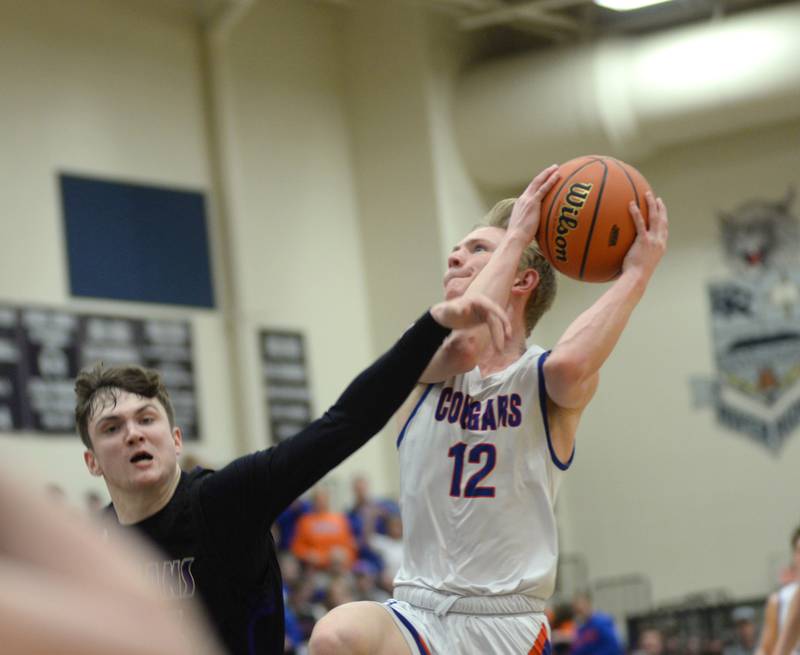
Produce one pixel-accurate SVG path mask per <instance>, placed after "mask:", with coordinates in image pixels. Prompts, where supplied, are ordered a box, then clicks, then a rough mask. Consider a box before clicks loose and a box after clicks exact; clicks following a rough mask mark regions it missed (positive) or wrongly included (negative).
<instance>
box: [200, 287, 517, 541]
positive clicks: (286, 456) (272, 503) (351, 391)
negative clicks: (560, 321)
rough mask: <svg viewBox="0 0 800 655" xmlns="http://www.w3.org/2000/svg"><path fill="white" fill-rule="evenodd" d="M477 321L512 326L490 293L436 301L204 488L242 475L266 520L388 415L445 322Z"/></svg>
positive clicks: (499, 338) (453, 325)
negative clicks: (280, 435)
mask: <svg viewBox="0 0 800 655" xmlns="http://www.w3.org/2000/svg"><path fill="white" fill-rule="evenodd" d="M479 323H486V324H487V325H488V326H489V329H490V332H491V334H492V337H493V339H495V340H496V342H497V343H498V345H499V346H501V347H502V346H503V344H504V340H505V339H506V338H507V335H508V334H510V329H511V328H510V325H509V323H508V318H507V317H506V315H505V312H504V311H503V310H502V309H501V308H500V307H498V306H497V305H496V304H495V303H493V302H492V301H491V300H488V299H487V298H485V297H483V296H473V297H469V298H467V297H464V298H457V299H455V300H450V301H446V302H442V303H439V304H437V305H434V306H433V307H432V308H431V310H430V311H429V312H426V313H425V314H424V315H423V316H422V317H421V318H420V319H419V320H417V321H416V323H414V325H412V326H411V327H410V328H409V329H408V330H406V332H405V334H404V335H403V336H402V337H401V338H400V340H399V341H398V342H397V343H396V344H395V345H394V346H392V348H391V349H389V350H388V351H387V352H386V353H385V354H384V355H383V356H382V357H380V358H379V359H378V360H377V361H376V362H375V363H373V364H372V365H371V366H370V367H368V368H367V369H366V370H364V371H362V372H361V374H360V375H358V376H357V377H356V378H355V379H354V380H353V381H352V382H351V383H350V385H349V386H348V387H347V389H346V390H345V391H344V393H343V394H342V395H341V396H340V397H339V399H338V400H337V401H336V403H335V404H334V405H333V406H332V407H331V408H330V409H329V410H328V411H327V412H325V414H324V415H323V416H322V417H321V418H319V419H317V420H316V421H314V422H313V423H311V424H309V425H308V426H306V427H305V428H304V429H303V430H301V431H300V432H299V433H298V434H296V435H295V436H293V437H291V438H289V439H286V440H285V441H282V442H281V443H280V444H278V445H277V446H275V447H274V448H270V449H269V450H266V451H261V452H259V453H256V454H255V455H253V456H248V457H244V458H240V459H239V460H235V461H234V462H232V463H231V464H230V465H229V466H227V467H225V468H224V469H222V470H220V471H219V472H218V473H217V474H216V475H215V476H214V479H213V480H209V482H208V483H206V488H208V489H209V490H212V489H213V488H215V487H216V486H217V485H219V486H222V487H226V486H228V485H229V484H232V485H238V484H239V483H240V482H242V481H244V484H246V485H248V489H246V490H245V491H244V492H243V493H245V494H246V496H247V497H250V498H257V499H259V500H260V502H262V503H263V502H266V506H264V505H263V504H262V505H260V506H261V507H262V508H263V510H264V513H263V514H262V516H263V517H264V520H265V521H267V524H269V523H271V522H272V521H273V520H274V519H275V517H276V516H277V515H278V514H279V513H280V512H281V511H283V509H284V508H285V507H286V506H287V505H288V504H289V503H290V502H291V501H292V500H294V499H295V498H297V497H298V496H299V495H300V494H302V493H303V492H304V491H306V489H308V488H310V487H311V486H312V485H313V484H314V483H316V482H317V481H319V480H320V479H321V478H322V477H323V476H324V475H325V474H327V473H328V472H329V471H330V470H331V469H333V468H334V467H336V466H338V465H339V464H340V463H341V462H342V461H343V460H344V459H345V458H347V457H348V456H350V455H351V454H352V453H354V452H355V451H356V450H358V449H359V448H360V447H361V446H362V445H364V444H365V443H366V442H367V441H368V440H369V439H370V438H371V437H372V436H373V435H375V434H376V433H377V432H378V431H379V430H380V429H381V428H382V427H383V426H384V425H385V424H386V423H387V422H388V421H389V419H390V418H391V417H392V415H393V414H394V413H395V412H396V411H397V409H398V408H399V407H400V405H401V404H402V403H403V401H404V400H405V399H406V397H407V396H408V394H409V393H410V392H411V390H412V389H413V388H414V385H415V384H416V382H417V380H418V379H419V376H420V374H421V373H422V371H423V369H424V368H425V366H426V365H427V363H428V362H429V361H430V359H431V357H432V356H433V354H434V353H435V352H436V350H437V348H438V347H439V346H440V345H441V343H442V341H443V340H444V338H445V337H446V336H447V335H448V334H449V332H450V330H452V329H462V328H469V327H472V326H474V325H477V324H479ZM209 485H211V486H209ZM211 495H213V493H211ZM258 527H259V529H261V526H258Z"/></svg>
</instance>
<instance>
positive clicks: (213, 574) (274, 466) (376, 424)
mask: <svg viewBox="0 0 800 655" xmlns="http://www.w3.org/2000/svg"><path fill="white" fill-rule="evenodd" d="M448 333H449V330H448V329H446V328H443V327H441V326H440V325H439V324H437V323H436V322H435V321H434V320H433V318H432V317H431V315H430V313H426V314H424V315H423V316H422V317H421V318H420V319H419V320H418V321H417V322H416V323H415V324H414V325H413V326H412V327H411V328H409V329H408V330H407V331H406V333H405V334H404V335H403V336H402V337H401V338H400V340H399V341H398V342H397V343H396V344H395V345H394V346H393V347H392V348H391V349H390V350H389V351H388V352H386V353H385V354H384V355H383V356H382V357H381V358H380V359H378V360H377V361H376V362H375V363H374V364H372V365H371V366H370V367H369V368H367V369H366V370H365V371H363V372H362V373H361V374H360V375H359V376H358V377H356V379H355V380H353V382H351V383H350V385H349V386H348V387H347V389H346V390H345V392H344V393H343V394H342V395H341V397H340V398H339V399H338V400H337V401H336V403H335V404H334V405H333V406H332V407H331V408H330V409H329V410H328V411H327V412H325V414H324V415H323V416H322V417H321V418H319V419H317V420H316V421H314V422H313V423H311V424H310V425H308V426H307V427H306V428H305V429H303V430H302V431H301V432H299V433H298V434H297V435H295V436H293V437H291V438H289V439H287V440H285V441H282V442H281V443H280V444H278V445H276V446H274V447H272V448H269V449H267V450H263V451H259V452H256V453H253V454H251V455H246V456H244V457H240V458H239V459H236V460H234V461H233V462H231V463H230V464H228V465H227V466H226V467H224V468H222V469H220V470H219V471H210V470H200V469H198V470H195V471H193V472H192V473H188V474H187V473H182V474H181V479H180V483H179V484H178V487H177V489H176V491H175V494H174V495H173V497H172V498H171V499H170V501H169V502H168V503H167V505H166V506H165V507H164V508H163V509H161V510H160V511H159V512H157V513H156V514H155V515H153V516H151V517H148V518H147V519H145V520H143V521H141V522H139V523H137V524H135V527H136V528H138V529H139V530H140V531H141V532H143V533H144V534H145V535H146V536H147V537H148V538H149V539H150V540H151V541H153V542H155V544H156V545H157V546H158V547H159V548H160V549H161V551H162V552H163V553H164V554H165V555H166V557H167V558H168V559H166V560H164V561H159V562H152V563H151V564H150V565H149V566H148V571H147V574H148V576H149V577H151V578H152V579H153V580H154V581H155V582H157V583H158V584H159V585H160V586H161V587H162V590H163V591H164V593H165V594H166V595H168V596H171V597H178V598H191V597H195V596H196V597H199V599H200V600H201V601H202V604H203V605H204V606H205V609H206V611H207V614H208V617H209V619H210V621H211V624H212V625H213V626H214V627H215V628H216V631H217V633H218V635H219V637H220V639H221V640H222V642H223V643H224V645H225V646H226V647H227V649H228V650H229V651H230V652H231V653H232V654H235V655H240V654H242V655H243V654H255V653H259V654H267V655H273V654H274V655H280V654H281V653H283V641H284V619H283V590H282V584H281V575H280V569H279V568H278V561H277V558H276V554H275V545H274V543H273V541H272V537H271V535H270V526H271V524H272V523H273V521H274V520H275V518H276V517H277V516H278V515H279V514H280V513H281V512H282V511H283V510H284V509H285V508H286V507H287V506H288V505H289V504H290V503H291V502H292V501H293V500H294V499H295V498H297V497H298V496H299V495H301V494H302V493H303V492H304V491H306V490H307V489H309V488H310V487H311V486H312V485H314V483H316V482H317V481H318V480H320V479H321V478H322V477H323V476H324V475H325V474H326V473H328V472H329V471H330V470H331V469H333V468H334V467H335V466H337V465H338V464H339V463H340V462H342V461H343V460H344V459H345V458H347V457H348V456H349V455H351V454H352V453H354V452H355V451H356V450H358V448H360V447H361V446H362V445H363V444H364V443H366V442H367V441H368V440H369V439H370V437H372V436H373V435H374V434H375V433H377V432H378V431H379V430H380V429H381V428H382V427H383V426H384V425H385V424H386V422H387V421H388V420H389V419H390V418H391V416H392V415H393V414H394V413H395V412H396V411H397V409H398V408H399V407H400V405H401V404H402V403H403V401H404V400H405V398H406V397H407V396H408V394H409V393H410V392H411V390H412V389H413V387H414V384H415V383H416V382H417V380H418V379H419V377H420V375H421V374H422V372H423V370H424V369H425V367H426V366H427V364H428V362H429V361H430V359H431V357H433V355H434V353H435V352H436V350H437V349H438V347H439V346H440V345H441V343H442V341H443V340H444V338H445V337H446V336H447V334H448ZM143 629H146V626H143Z"/></svg>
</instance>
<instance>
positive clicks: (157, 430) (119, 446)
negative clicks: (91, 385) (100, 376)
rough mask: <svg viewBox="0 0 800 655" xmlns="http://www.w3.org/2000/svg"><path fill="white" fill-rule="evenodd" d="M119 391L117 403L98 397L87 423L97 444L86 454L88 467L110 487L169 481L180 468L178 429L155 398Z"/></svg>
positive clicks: (123, 488) (146, 486) (145, 486)
mask: <svg viewBox="0 0 800 655" xmlns="http://www.w3.org/2000/svg"><path fill="white" fill-rule="evenodd" d="M115 391H116V403H114V402H112V401H111V399H110V397H109V396H107V395H106V396H100V397H99V398H98V399H97V402H98V406H97V409H96V410H95V415H94V416H93V417H92V419H91V421H90V422H89V426H88V427H89V437H90V438H91V441H92V445H93V449H92V450H87V451H86V453H85V454H84V459H85V461H86V466H87V467H88V468H89V471H90V472H91V473H92V474H93V475H102V476H103V478H104V479H105V481H106V483H107V484H108V486H109V488H110V489H112V490H118V491H122V492H136V491H142V490H147V489H152V488H154V487H159V486H160V485H168V484H170V482H172V480H173V479H174V476H175V475H176V474H177V471H178V468H177V462H178V455H179V454H180V451H181V431H180V428H177V427H176V428H170V425H169V419H168V418H167V412H166V410H165V409H164V407H163V405H162V404H161V403H160V402H159V401H158V400H157V399H155V398H144V397H142V396H137V395H136V394H133V393H129V392H127V391H122V390H121V389H117V390H115ZM104 401H105V402H104Z"/></svg>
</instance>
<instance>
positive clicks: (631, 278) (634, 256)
mask: <svg viewBox="0 0 800 655" xmlns="http://www.w3.org/2000/svg"><path fill="white" fill-rule="evenodd" d="M646 198H647V204H648V209H649V215H650V226H649V228H648V227H647V226H646V225H645V222H644V218H643V217H642V214H641V212H640V211H639V209H638V207H637V206H636V205H635V204H634V203H633V202H631V205H630V213H631V216H632V218H633V221H634V223H635V224H636V233H637V234H636V240H635V241H634V242H633V245H632V246H631V248H630V250H629V251H628V254H627V255H626V257H625V261H624V262H623V265H622V274H621V275H620V277H619V278H618V279H617V281H616V282H614V284H613V285H612V286H611V288H610V289H608V291H606V292H605V293H604V294H603V295H602V296H600V298H598V299H597V301H596V302H595V303H594V304H593V305H592V306H591V307H590V308H589V309H587V310H586V311H585V312H583V313H582V314H581V315H580V316H578V318H576V319H575V321H573V322H572V324H571V325H570V326H569V327H568V328H567V330H566V332H564V334H563V336H562V337H561V338H560V339H559V340H558V343H556V345H555V347H554V348H553V350H552V352H551V353H550V356H549V357H548V358H547V361H546V362H545V364H544V378H545V384H546V386H547V394H548V396H549V398H550V400H551V401H552V406H551V409H553V410H554V411H555V413H556V416H554V418H555V419H558V418H559V417H558V416H557V414H558V412H559V410H566V413H567V414H568V415H569V416H570V424H571V426H572V428H574V427H575V426H576V425H577V423H575V421H576V420H577V416H579V414H580V412H581V411H582V410H583V409H584V408H585V407H586V405H587V404H588V403H589V401H590V400H591V398H592V396H593V395H594V392H595V390H596V389H597V382H598V377H599V371H600V367H601V366H602V365H603V363H604V362H605V361H606V359H607V358H608V356H609V355H610V354H611V351H612V350H613V349H614V346H615V345H616V344H617V341H618V340H619V337H620V335H621V334H622V331H623V329H624V328H625V326H626V325H627V323H628V319H629V318H630V316H631V314H632V313H633V310H634V308H635V307H636V305H637V304H638V302H639V300H641V298H642V295H643V294H644V291H645V289H646V288H647V284H648V282H649V281H650V277H651V276H652V275H653V272H654V271H655V269H656V266H657V265H658V262H659V261H660V260H661V257H662V256H663V255H664V252H665V251H666V247H667V236H668V219H667V208H666V206H665V205H664V203H663V201H662V200H661V198H654V197H653V194H652V193H650V192H649V191H648V192H647V194H646ZM555 438H556V440H557V441H560V442H562V443H560V444H558V445H557V449H558V451H559V452H560V453H570V452H571V451H572V440H573V439H574V430H573V429H571V428H568V429H565V430H563V431H562V433H561V435H560V436H557V437H555Z"/></svg>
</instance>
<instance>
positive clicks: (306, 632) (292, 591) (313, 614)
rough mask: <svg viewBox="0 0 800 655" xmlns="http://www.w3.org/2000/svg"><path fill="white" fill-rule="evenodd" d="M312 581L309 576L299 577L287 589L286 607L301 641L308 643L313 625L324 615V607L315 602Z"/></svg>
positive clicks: (314, 590)
mask: <svg viewBox="0 0 800 655" xmlns="http://www.w3.org/2000/svg"><path fill="white" fill-rule="evenodd" d="M316 595H317V594H316V589H315V587H314V580H313V579H312V578H311V577H310V576H301V577H300V578H299V579H298V580H297V582H296V583H295V584H294V585H292V586H291V587H288V595H287V599H288V602H287V605H288V607H289V608H290V610H291V612H292V614H293V615H294V618H295V620H296V623H297V628H298V630H299V634H300V635H301V636H302V639H303V641H304V642H305V641H308V639H309V637H310V636H311V631H312V630H313V629H314V624H315V623H316V622H317V621H319V620H320V619H321V618H322V617H323V616H324V614H325V607H324V606H323V605H322V604H321V603H319V602H318V601H317V598H316Z"/></svg>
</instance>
